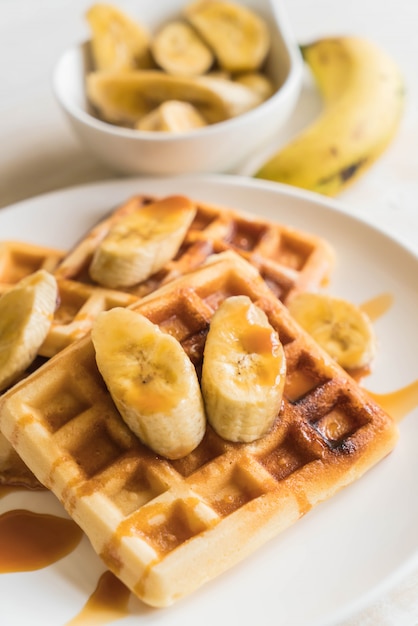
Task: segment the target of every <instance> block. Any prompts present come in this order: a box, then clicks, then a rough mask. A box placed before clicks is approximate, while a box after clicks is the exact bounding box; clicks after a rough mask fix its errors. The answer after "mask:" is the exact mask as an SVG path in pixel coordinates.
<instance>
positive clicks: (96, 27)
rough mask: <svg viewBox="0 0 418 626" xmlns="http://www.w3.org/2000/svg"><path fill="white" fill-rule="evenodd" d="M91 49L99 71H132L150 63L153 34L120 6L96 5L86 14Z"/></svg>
mask: <svg viewBox="0 0 418 626" xmlns="http://www.w3.org/2000/svg"><path fill="white" fill-rule="evenodd" d="M86 18H87V22H88V24H89V26H90V30H91V35H92V36H91V50H92V55H93V61H94V65H95V67H96V69H98V70H129V69H133V68H136V67H144V68H146V67H149V66H150V58H151V57H150V51H149V44H150V35H149V34H148V32H147V30H146V29H145V28H144V27H143V26H141V25H140V24H139V23H137V22H135V21H134V20H132V19H131V18H130V17H129V16H128V15H126V14H125V13H123V12H122V11H121V10H120V9H118V8H117V7H115V6H113V5H110V4H105V3H97V4H94V5H93V6H92V7H90V9H89V10H88V11H87V13H86Z"/></svg>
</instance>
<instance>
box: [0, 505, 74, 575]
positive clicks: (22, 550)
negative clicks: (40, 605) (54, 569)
mask: <svg viewBox="0 0 418 626" xmlns="http://www.w3.org/2000/svg"><path fill="white" fill-rule="evenodd" d="M82 536H83V533H82V531H81V529H80V528H79V527H78V526H77V525H76V524H75V523H74V522H73V521H72V520H69V519H65V518H61V517H57V516H54V515H48V514H44V513H33V512H32V511H26V510H23V509H15V510H12V511H7V512H6V513H3V514H2V515H0V572H1V573H6V572H29V571H33V570H37V569H41V568H43V567H46V566H47V565H51V564H52V563H54V562H55V561H58V560H59V559H61V558H62V557H64V556H66V555H67V554H69V553H70V552H72V551H73V550H74V549H75V548H76V546H77V545H78V543H79V542H80V540H81V538H82Z"/></svg>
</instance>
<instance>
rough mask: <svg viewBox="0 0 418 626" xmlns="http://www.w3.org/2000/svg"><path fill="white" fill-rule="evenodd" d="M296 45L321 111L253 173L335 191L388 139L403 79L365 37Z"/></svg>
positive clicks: (397, 116) (394, 128)
mask: <svg viewBox="0 0 418 626" xmlns="http://www.w3.org/2000/svg"><path fill="white" fill-rule="evenodd" d="M301 50H302V54H303V57H304V60H305V62H306V64H307V66H308V67H309V68H310V70H311V71H312V74H313V77H314V80H315V82H316V84H317V86H318V89H319V91H320V93H321V95H322V97H323V102H324V108H323V111H322V113H321V114H320V116H319V117H318V118H317V119H316V120H315V121H314V122H312V123H311V125H310V126H308V127H307V128H306V129H304V130H302V131H301V132H300V133H299V135H297V136H296V137H295V138H294V139H293V140H291V141H290V142H289V143H288V144H287V145H285V146H284V147H283V148H281V149H280V150H279V152H277V153H276V154H274V155H273V156H272V157H270V158H269V159H268V160H267V162H266V163H265V164H264V165H263V166H262V167H261V168H260V169H259V171H258V172H256V174H255V177H257V178H262V179H268V180H273V181H276V182H282V183H286V184H290V185H294V186H296V187H301V188H304V189H309V190H313V191H316V192H319V193H322V194H324V195H327V196H335V195H336V194H338V193H339V192H340V191H341V190H342V189H344V188H345V187H346V186H347V185H348V184H350V183H352V182H353V181H354V180H355V179H356V178H358V177H359V176H360V175H361V174H362V173H363V172H364V171H365V170H366V169H367V168H368V167H370V166H371V165H372V164H373V163H374V162H375V161H376V159H377V158H378V157H379V156H380V155H381V154H382V152H383V151H384V150H385V149H386V147H387V146H388V144H389V143H390V141H391V140H392V139H393V138H394V136H395V134H396V132H397V130H398V127H399V123H400V120H401V118H402V113H403V108H404V91H405V90H404V83H403V78H402V75H401V72H400V70H399V67H398V66H397V64H396V62H395V61H394V60H393V59H391V58H390V57H389V56H388V55H387V54H386V53H385V52H384V51H383V50H382V49H381V48H380V47H378V46H376V45H375V44H374V43H372V42H371V41H369V40H368V39H366V38H362V37H353V36H346V37H342V36H341V37H334V38H323V39H320V40H317V41H315V42H313V43H310V44H307V45H305V46H302V47H301Z"/></svg>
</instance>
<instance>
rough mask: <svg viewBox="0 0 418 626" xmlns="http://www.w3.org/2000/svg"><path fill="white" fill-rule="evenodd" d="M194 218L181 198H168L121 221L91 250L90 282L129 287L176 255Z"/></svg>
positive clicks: (190, 205)
mask: <svg viewBox="0 0 418 626" xmlns="http://www.w3.org/2000/svg"><path fill="white" fill-rule="evenodd" d="M195 215H196V207H195V205H194V204H193V203H192V202H191V201H190V200H189V199H188V198H185V197H183V196H169V197H167V198H164V199H162V200H159V201H157V202H153V203H152V204H148V205H146V206H144V207H142V208H141V209H140V210H139V211H136V212H135V213H131V214H129V215H126V216H125V217H122V218H121V219H120V220H119V221H118V222H116V223H115V224H114V226H113V227H112V228H111V229H110V230H109V232H108V234H107V235H106V237H104V239H103V240H102V241H101V242H100V244H99V245H98V247H97V248H96V250H95V253H94V255H93V258H92V260H91V263H90V268H89V271H90V276H91V278H92V279H93V280H94V281H95V282H97V283H99V284H100V285H102V286H104V287H110V288H111V289H117V288H120V287H132V286H133V285H137V284H138V283H140V282H141V281H143V280H145V279H146V278H148V277H149V276H151V275H152V274H154V273H155V272H158V270H160V269H161V268H162V267H163V266H164V265H165V264H166V263H167V262H168V261H170V260H171V259H172V258H174V256H175V255H176V253H177V251H178V249H179V248H180V246H181V244H182V242H183V239H184V237H185V235H186V232H187V229H188V228H189V226H190V224H191V223H192V221H193V218H194V216H195Z"/></svg>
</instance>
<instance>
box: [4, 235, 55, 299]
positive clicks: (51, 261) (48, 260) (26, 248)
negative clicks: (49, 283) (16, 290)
mask: <svg viewBox="0 0 418 626" xmlns="http://www.w3.org/2000/svg"><path fill="white" fill-rule="evenodd" d="M64 255H65V252H64V251H63V250H58V249H55V248H47V247H45V246H38V245H36V244H30V243H24V242H21V241H0V294H2V293H3V292H4V291H6V289H9V287H11V286H12V285H15V284H16V283H17V282H19V280H21V279H22V278H25V276H29V274H33V272H36V271H37V270H40V269H45V270H47V271H49V272H53V271H54V270H55V268H56V267H57V265H58V262H59V261H61V259H62V258H63V257H64Z"/></svg>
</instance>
